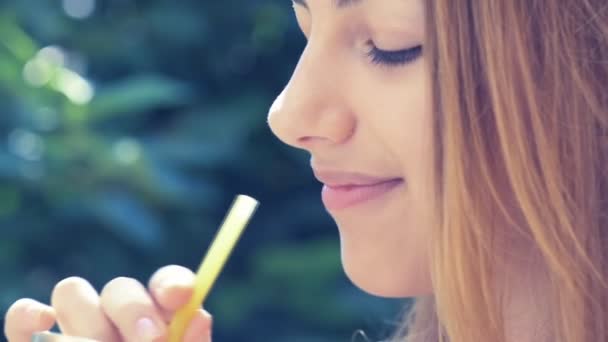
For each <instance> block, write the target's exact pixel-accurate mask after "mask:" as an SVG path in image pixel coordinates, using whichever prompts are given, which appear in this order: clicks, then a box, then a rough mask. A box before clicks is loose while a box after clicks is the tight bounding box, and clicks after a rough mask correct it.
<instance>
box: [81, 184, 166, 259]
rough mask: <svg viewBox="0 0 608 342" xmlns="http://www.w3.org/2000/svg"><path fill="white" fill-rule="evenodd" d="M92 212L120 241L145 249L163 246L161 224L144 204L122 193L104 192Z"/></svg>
mask: <svg viewBox="0 0 608 342" xmlns="http://www.w3.org/2000/svg"><path fill="white" fill-rule="evenodd" d="M90 206H91V210H93V212H94V213H96V214H97V216H98V217H99V218H100V219H101V220H102V222H105V223H106V224H107V227H108V228H109V229H111V230H112V232H113V233H114V234H116V235H117V236H118V237H119V238H120V239H122V240H124V241H125V242H126V243H129V244H130V245H132V246H137V247H139V248H144V249H153V248H158V247H159V246H160V244H161V243H162V238H163V231H162V226H161V223H160V221H159V219H158V217H156V215H154V214H153V213H152V211H150V209H148V208H146V207H145V206H144V205H143V204H142V203H141V202H139V201H138V200H137V199H135V198H133V197H132V196H131V195H129V194H128V193H126V192H123V191H112V192H109V191H108V192H103V193H101V194H99V195H98V196H97V197H96V198H94V199H93V200H92V201H91V202H90Z"/></svg>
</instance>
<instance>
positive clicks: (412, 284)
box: [342, 253, 433, 298]
mask: <svg viewBox="0 0 608 342" xmlns="http://www.w3.org/2000/svg"><path fill="white" fill-rule="evenodd" d="M359 257H360V255H359ZM359 259H360V258H359ZM366 261H367V262H366ZM366 264H367V265H369V264H372V263H369V261H368V260H364V261H362V260H356V258H355V259H353V258H349V256H348V255H347V254H345V253H343V254H342V268H343V269H344V273H345V274H346V276H347V277H348V279H349V280H350V281H351V282H352V283H353V284H354V285H355V286H356V287H358V288H359V289H361V290H362V291H364V292H367V293H369V294H370V295H373V296H377V297H384V298H408V297H419V296H428V295H432V294H433V286H432V282H431V280H430V274H429V272H428V270H427V269H424V268H421V267H407V265H406V264H401V265H397V266H395V264H394V263H390V262H387V263H382V264H381V266H379V267H378V266H375V267H374V266H365V265H366ZM418 265H420V263H418Z"/></svg>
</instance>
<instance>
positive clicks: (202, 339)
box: [184, 309, 212, 342]
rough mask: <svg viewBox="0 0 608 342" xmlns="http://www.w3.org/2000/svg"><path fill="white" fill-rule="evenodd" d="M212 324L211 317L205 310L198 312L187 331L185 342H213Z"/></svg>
mask: <svg viewBox="0 0 608 342" xmlns="http://www.w3.org/2000/svg"><path fill="white" fill-rule="evenodd" d="M211 324H212V318H211V315H210V314H209V313H208V312H207V311H205V310H203V309H199V310H197V311H196V314H195V315H194V317H193V318H192V321H190V324H189V325H188V328H187V329H186V333H185V334H184V342H211Z"/></svg>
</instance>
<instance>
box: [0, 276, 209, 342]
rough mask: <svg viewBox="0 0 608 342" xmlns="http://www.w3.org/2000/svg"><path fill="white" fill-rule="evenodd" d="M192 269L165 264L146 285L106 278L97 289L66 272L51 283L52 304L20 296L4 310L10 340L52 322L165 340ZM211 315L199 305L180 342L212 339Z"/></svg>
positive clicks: (106, 334) (75, 329)
mask: <svg viewBox="0 0 608 342" xmlns="http://www.w3.org/2000/svg"><path fill="white" fill-rule="evenodd" d="M193 286H194V274H193V273H192V271H190V270H188V269H187V268H184V267H181V266H175V265H171V266H166V267H163V268H161V269H159V270H158V271H156V272H155V273H154V275H152V277H151V278H150V281H149V284H148V289H146V288H145V287H144V286H143V285H142V284H141V283H140V282H138V281H137V280H135V279H132V278H125V277H119V278H115V279H112V280H111V281H110V282H108V283H107V284H106V285H105V286H104V288H103V290H102V291H101V294H98V293H97V292H96V291H95V289H94V288H93V287H92V286H91V284H90V283H89V282H88V281H86V280H85V279H82V278H78V277H71V278H67V279H64V280H62V281H60V282H59V283H57V285H55V288H54V289H53V293H52V295H51V306H48V305H45V304H42V303H40V302H37V301H35V300H33V299H28V298H22V299H19V300H18V301H16V302H15V303H13V305H11V307H10V308H9V310H8V312H7V313H6V319H5V326H4V333H5V334H6V337H7V338H8V340H9V342H30V341H31V337H32V334H33V333H35V332H40V331H46V330H49V329H51V328H52V327H53V325H54V324H55V322H57V324H58V325H59V328H60V329H61V331H62V333H63V334H66V335H72V336H81V337H87V338H91V339H95V340H98V341H103V342H121V341H125V342H147V341H154V342H160V341H167V337H168V330H169V322H170V319H171V317H172V316H173V314H174V312H175V311H177V309H179V308H180V307H182V306H183V305H184V304H186V303H187V302H188V300H189V299H190V297H191V296H192V292H193ZM211 322H212V320H211V316H210V315H209V313H207V312H206V311H205V310H203V309H200V310H199V311H198V312H197V314H196V315H195V317H194V319H193V320H192V322H191V323H190V325H189V327H188V328H187V330H186V333H185V335H184V340H183V341H184V342H194V341H197V342H200V341H205V342H211Z"/></svg>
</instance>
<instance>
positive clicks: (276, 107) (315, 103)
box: [268, 38, 356, 153]
mask: <svg viewBox="0 0 608 342" xmlns="http://www.w3.org/2000/svg"><path fill="white" fill-rule="evenodd" d="M313 44H316V45H313ZM331 45H334V46H335V44H331V42H328V41H326V42H325V43H322V42H321V41H316V43H315V42H313V41H312V38H311V39H309V41H308V44H307V46H306V48H305V49H304V52H303V53H302V56H301V57H300V60H299V62H298V64H297V66H296V68H295V70H294V72H293V74H292V77H291V79H290V80H289V82H288V84H287V86H286V87H285V88H284V89H283V91H282V92H281V94H279V96H278V97H277V98H276V100H275V101H274V103H273V104H272V106H271V107H270V110H269V112H268V124H269V126H270V129H271V130H272V132H273V133H274V134H275V135H276V136H277V137H278V138H279V139H280V140H282V141H283V142H284V143H286V144H288V145H291V146H293V147H296V148H300V149H305V150H308V151H309V152H311V153H314V152H315V150H318V149H322V148H327V147H329V146H332V145H337V144H342V143H344V142H346V141H348V140H349V138H350V137H351V136H352V135H353V134H354V132H355V127H356V117H355V116H354V112H353V110H352V108H350V107H349V105H348V96H347V93H348V90H347V88H346V85H347V82H348V77H347V73H346V70H345V67H344V61H340V59H339V55H338V54H337V53H335V48H332V46H331Z"/></svg>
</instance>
